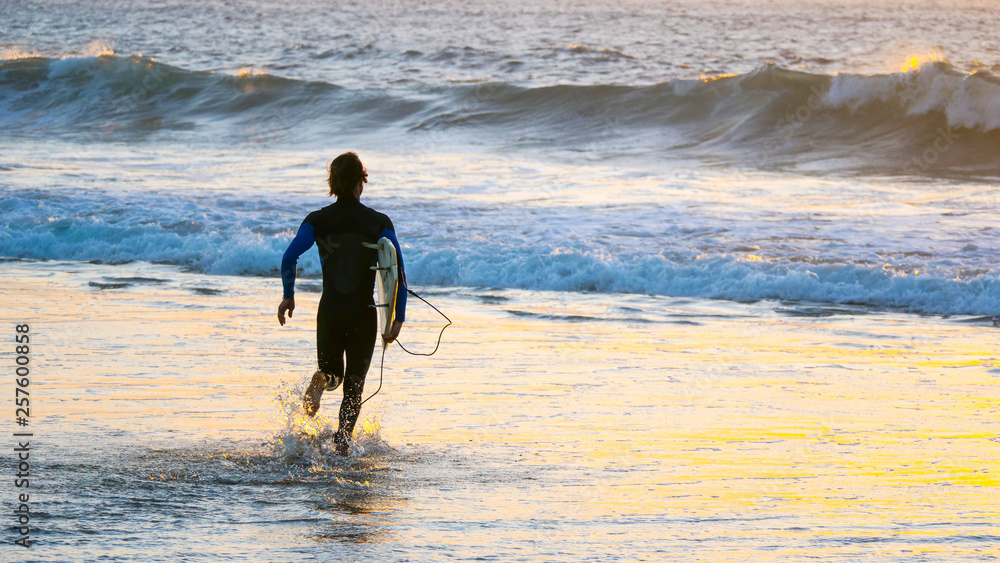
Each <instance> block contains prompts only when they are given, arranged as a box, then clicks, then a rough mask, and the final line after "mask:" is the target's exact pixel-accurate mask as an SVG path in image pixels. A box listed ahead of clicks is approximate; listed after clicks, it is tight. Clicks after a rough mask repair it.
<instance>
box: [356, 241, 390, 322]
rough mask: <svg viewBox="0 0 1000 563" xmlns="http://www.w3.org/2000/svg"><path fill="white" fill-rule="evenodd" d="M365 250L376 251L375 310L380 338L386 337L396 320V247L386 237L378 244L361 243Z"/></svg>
mask: <svg viewBox="0 0 1000 563" xmlns="http://www.w3.org/2000/svg"><path fill="white" fill-rule="evenodd" d="M362 244H364V245H365V247H367V248H373V249H375V250H376V251H377V255H376V257H375V265H374V266H372V269H373V270H375V293H376V295H377V297H376V301H375V308H376V309H378V326H379V329H380V331H381V333H382V336H383V337H385V336H388V335H389V331H391V330H392V322H393V321H394V320H396V289H397V286H398V285H399V262H398V261H397V260H396V247H395V246H393V245H392V241H391V240H389V239H388V238H386V237H382V238H380V239H378V242H377V243H375V244H372V243H370V242H365V243H362Z"/></svg>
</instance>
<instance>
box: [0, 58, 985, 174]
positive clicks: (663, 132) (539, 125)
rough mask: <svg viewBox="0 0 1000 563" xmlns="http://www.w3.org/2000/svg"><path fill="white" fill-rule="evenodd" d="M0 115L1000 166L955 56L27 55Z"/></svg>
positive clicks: (133, 128) (148, 127)
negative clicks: (188, 63) (693, 61)
mask: <svg viewBox="0 0 1000 563" xmlns="http://www.w3.org/2000/svg"><path fill="white" fill-rule="evenodd" d="M611 55H613V53H612V54H609V55H608V56H611ZM0 108H2V116H0V126H3V127H4V128H5V129H6V130H7V131H10V132H12V133H16V134H21V135H32V134H41V135H50V134H53V133H55V134H64V135H69V136H75V135H88V136H91V137H93V136H99V137H106V138H111V139H118V138H121V137H128V136H134V135H144V136H148V135H151V134H154V133H162V132H169V131H187V132H193V134H194V135H198V134H199V133H204V136H203V137H204V138H206V139H208V140H210V141H212V142H217V141H218V140H219V138H220V134H219V131H220V130H221V131H224V134H222V135H221V138H222V139H223V141H224V142H232V141H233V140H234V139H235V140H240V139H248V138H254V137H260V136H268V135H272V136H275V137H276V138H281V139H283V140H285V141H286V142H289V143H302V142H306V143H308V142H314V141H315V142H320V141H322V140H324V139H327V138H328V135H329V131H330V130H331V128H332V127H333V128H341V129H340V130H346V131H351V132H383V133H384V132H386V131H387V130H388V131H390V132H391V133H392V135H391V137H390V138H392V139H399V140H398V141H395V142H399V143H405V142H406V140H407V139H411V140H414V141H416V140H419V139H421V138H422V137H421V136H422V135H426V134H427V133H429V132H440V131H448V132H449V134H454V138H453V139H452V140H453V141H454V142H455V143H462V142H464V141H466V140H467V138H468V137H467V135H476V136H477V138H483V135H482V134H481V133H482V132H483V130H484V129H485V130H489V132H490V133H491V134H490V136H489V137H488V138H490V139H495V140H496V142H499V143H508V144H512V145H517V146H524V145H528V146H533V147H534V146H545V147H548V148H553V149H555V150H560V149H565V150H570V151H577V152H582V153H584V154H585V155H594V156H595V157H605V156H609V155H610V156H614V155H617V154H629V155H633V154H640V155H647V156H653V157H669V156H682V157H683V156H704V155H711V156H713V157H717V158H721V159H723V160H727V161H730V162H733V163H736V164H742V165H749V166H758V167H765V168H767V167H779V168H780V167H799V168H803V167H805V168H808V167H810V166H813V165H816V166H819V165H825V166H837V167H847V168H849V169H859V170H864V171H868V172H876V173H884V174H921V173H935V172H945V173H947V172H960V173H976V174H988V175H997V174H1000V163H998V160H997V159H996V151H997V147H1000V78H998V77H997V76H996V75H995V74H992V73H991V72H989V71H985V70H982V71H978V72H974V73H967V72H964V71H960V70H957V69H955V68H954V67H952V66H951V65H949V64H948V63H946V62H941V61H937V62H929V63H925V64H923V65H921V66H919V67H917V68H915V69H912V70H909V71H907V72H897V73H891V74H880V75H856V74H838V75H823V74H811V73H806V72H799V71H794V70H789V69H786V68H781V67H778V66H775V65H765V66H763V67H761V68H759V69H757V70H756V71H754V72H750V73H747V74H741V75H732V76H724V77H720V78H712V79H704V80H690V79H674V80H667V81H664V82H661V83H659V84H655V85H647V86H622V85H613V84H607V85H571V84H567V85H556V86H540V87H527V86H521V85H517V84H509V83H503V82H483V83H476V84H468V83H451V84H447V85H439V86H427V85H411V86H406V87H403V86H399V87H394V88H387V89H378V88H372V89H367V90H352V89H346V88H342V87H340V86H337V85H336V84H334V83H330V82H320V81H302V80H295V79H291V78H282V77H280V76H275V75H272V74H267V73H262V72H255V71H252V70H247V71H244V72H240V73H238V74H236V75H230V74H221V73H213V72H205V71H191V70H186V69H183V68H178V67H175V66H171V65H168V64H164V63H161V62H158V61H156V60H153V59H150V58H145V57H141V56H131V57H123V56H116V55H113V54H104V55H100V56H93V57H78V58H64V59H54V58H45V57H25V58H14V59H8V60H3V61H0ZM209 132H210V133H209ZM397 133H398V134H397ZM382 138H384V136H383V137H382ZM818 163H820V164H818Z"/></svg>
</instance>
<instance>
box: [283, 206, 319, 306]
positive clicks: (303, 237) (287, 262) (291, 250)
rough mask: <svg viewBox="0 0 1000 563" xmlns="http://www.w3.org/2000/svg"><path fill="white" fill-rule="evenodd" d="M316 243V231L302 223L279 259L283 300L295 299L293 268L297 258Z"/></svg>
mask: <svg viewBox="0 0 1000 563" xmlns="http://www.w3.org/2000/svg"><path fill="white" fill-rule="evenodd" d="M315 242H316V231H315V230H314V229H313V226H312V224H311V223H302V225H300V226H299V232H298V233H296V234H295V238H294V239H292V243H291V244H289V245H288V249H287V250H285V255H284V256H283V257H282V258H281V285H282V286H283V287H284V291H285V294H284V297H285V299H292V298H294V297H295V266H296V265H297V264H298V262H299V256H302V253H304V252H305V251H307V250H309V249H310V248H312V245H313V244H314V243H315Z"/></svg>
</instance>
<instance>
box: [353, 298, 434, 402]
mask: <svg viewBox="0 0 1000 563" xmlns="http://www.w3.org/2000/svg"><path fill="white" fill-rule="evenodd" d="M406 292H407V293H409V294H410V295H412V296H414V297H416V298H417V299H419V300H421V301H423V302H424V303H427V305H428V306H429V307H430V308H431V309H434V310H435V311H437V313H438V314H439V315H441V316H442V317H444V320H446V321H448V324H446V325H444V326H443V327H441V332H439V333H438V338H437V344H435V345H434V350H433V351H431V352H430V353H424V352H410V351H409V350H407V349H406V347H405V346H403V343H402V342H400V341H399V340H397V341H396V343H397V344H399V347H400V348H402V349H403V351H404V352H406V353H407V354H409V355H411V356H433V355H434V354H435V353H436V352H437V351H438V348H440V347H441V337H442V336H444V329H446V328H448V327H450V326H451V319H449V318H448V315H446V314H444V313H442V312H441V310H440V309H438V308H437V307H435V306H434V305H431V303H430V301H428V300H426V299H424V298H423V297H421V296H419V295H417V292H415V291H413V290H411V289H410V288H406ZM388 348H389V343H388V342H382V360H381V361H380V362H379V367H378V389H376V390H375V392H374V393H372V394H371V395H369V396H368V399H365V400H364V401H361V405H364V404H365V403H367V402H368V400H369V399H371V398H372V397H374V396H375V395H378V392H379V391H381V390H382V375H383V373H384V372H385V351H386V350H387V349H388ZM361 405H358V408H361Z"/></svg>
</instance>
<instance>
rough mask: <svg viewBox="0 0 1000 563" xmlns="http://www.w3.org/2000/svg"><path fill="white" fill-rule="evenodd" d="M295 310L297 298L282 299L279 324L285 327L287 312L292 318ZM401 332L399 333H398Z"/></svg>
mask: <svg viewBox="0 0 1000 563" xmlns="http://www.w3.org/2000/svg"><path fill="white" fill-rule="evenodd" d="M294 310H295V298H288V299H282V300H281V305H278V323H279V324H281V326H285V311H288V318H289V319H290V318H292V311H294ZM396 332H399V331H396Z"/></svg>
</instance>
